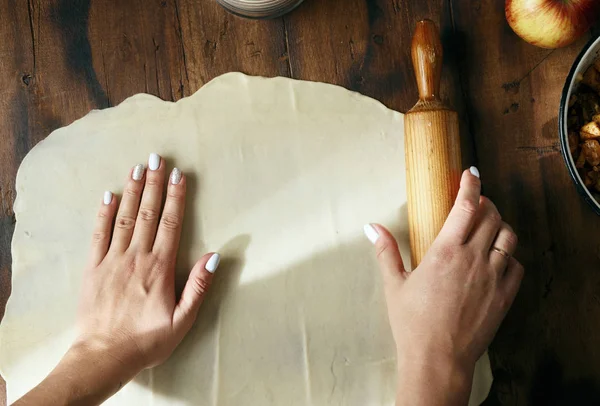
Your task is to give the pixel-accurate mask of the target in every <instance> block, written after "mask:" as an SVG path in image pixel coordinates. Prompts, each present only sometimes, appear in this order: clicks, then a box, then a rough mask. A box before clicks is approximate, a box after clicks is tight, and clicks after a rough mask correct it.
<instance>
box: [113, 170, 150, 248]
mask: <svg viewBox="0 0 600 406" xmlns="http://www.w3.org/2000/svg"><path fill="white" fill-rule="evenodd" d="M143 178H144V165H142V164H139V165H136V166H134V167H133V168H132V169H131V172H130V173H129V180H128V181H127V186H125V190H124V191H123V198H122V199H121V204H120V206H119V211H118V212H117V219H116V221H115V231H114V233H113V238H112V243H111V245H110V249H111V250H115V251H125V250H126V249H127V248H128V247H129V243H130V242H131V236H132V235H133V228H134V227H135V219H136V217H137V212H138V207H139V205H140V196H141V195H142V190H143V189H144V182H143V181H142V179H143Z"/></svg>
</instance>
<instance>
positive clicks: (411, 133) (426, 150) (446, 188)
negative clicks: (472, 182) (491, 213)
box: [404, 20, 462, 269]
mask: <svg viewBox="0 0 600 406" xmlns="http://www.w3.org/2000/svg"><path fill="white" fill-rule="evenodd" d="M411 54H412V62H413V66H414V69H415V76H416V79H417V86H418V88H419V101H418V102H417V104H416V105H415V106H414V107H413V108H412V109H411V110H410V111H409V112H408V113H406V114H405V116H404V128H405V155H406V181H407V197H408V224H409V231H410V250H411V262H412V269H415V268H416V267H417V265H419V263H420V262H421V260H422V259H423V256H424V255H425V253H426V252H427V250H428V249H429V247H430V246H431V244H432V242H433V241H434V240H435V238H436V237H437V235H438V233H439V232H440V230H441V229H442V226H443V225H444V222H445V220H446V217H448V214H449V213H450V209H451V208H452V205H453V204H454V200H455V198H456V194H457V193H458V188H459V184H460V176H461V168H462V163H461V156H460V136H459V129H458V114H457V113H456V112H455V111H452V110H451V109H450V108H449V107H447V106H445V105H444V103H443V102H442V101H441V99H440V96H439V94H440V78H441V74H442V58H443V50H442V43H441V40H440V34H439V31H438V29H437V27H436V26H435V24H434V23H433V21H430V20H423V21H419V22H418V23H417V28H416V30H415V34H414V36H413V40H412V49H411Z"/></svg>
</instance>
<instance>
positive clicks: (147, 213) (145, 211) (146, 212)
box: [138, 207, 158, 222]
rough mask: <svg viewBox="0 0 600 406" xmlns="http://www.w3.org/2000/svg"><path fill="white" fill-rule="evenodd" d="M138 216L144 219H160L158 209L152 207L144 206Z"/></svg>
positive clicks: (152, 220)
mask: <svg viewBox="0 0 600 406" xmlns="http://www.w3.org/2000/svg"><path fill="white" fill-rule="evenodd" d="M138 218H139V219H140V220H142V221H147V222H154V221H156V220H157V219H158V211H156V210H154V209H152V208H150V207H142V208H141V209H140V211H139V212H138Z"/></svg>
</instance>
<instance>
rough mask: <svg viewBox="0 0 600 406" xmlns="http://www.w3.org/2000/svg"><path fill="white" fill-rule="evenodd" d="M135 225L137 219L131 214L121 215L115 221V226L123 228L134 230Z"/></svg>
mask: <svg viewBox="0 0 600 406" xmlns="http://www.w3.org/2000/svg"><path fill="white" fill-rule="evenodd" d="M134 226H135V219H134V218H133V217H131V216H129V215H125V214H123V215H120V216H117V221H116V222H115V227H116V228H118V229H121V230H133V227H134Z"/></svg>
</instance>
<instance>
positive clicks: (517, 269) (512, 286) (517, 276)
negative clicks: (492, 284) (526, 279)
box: [500, 257, 525, 311]
mask: <svg viewBox="0 0 600 406" xmlns="http://www.w3.org/2000/svg"><path fill="white" fill-rule="evenodd" d="M524 273H525V269H524V268H523V265H521V264H520V263H519V261H517V260H516V259H514V258H513V257H511V258H510V259H509V260H508V267H507V268H506V272H505V273H504V277H503V278H502V281H501V283H500V290H501V292H502V294H503V295H504V302H505V303H504V307H506V311H508V309H509V308H510V306H512V304H513V302H514V300H515V297H516V296H517V292H518V291H519V287H520V286H521V281H522V280H523V275H524Z"/></svg>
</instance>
